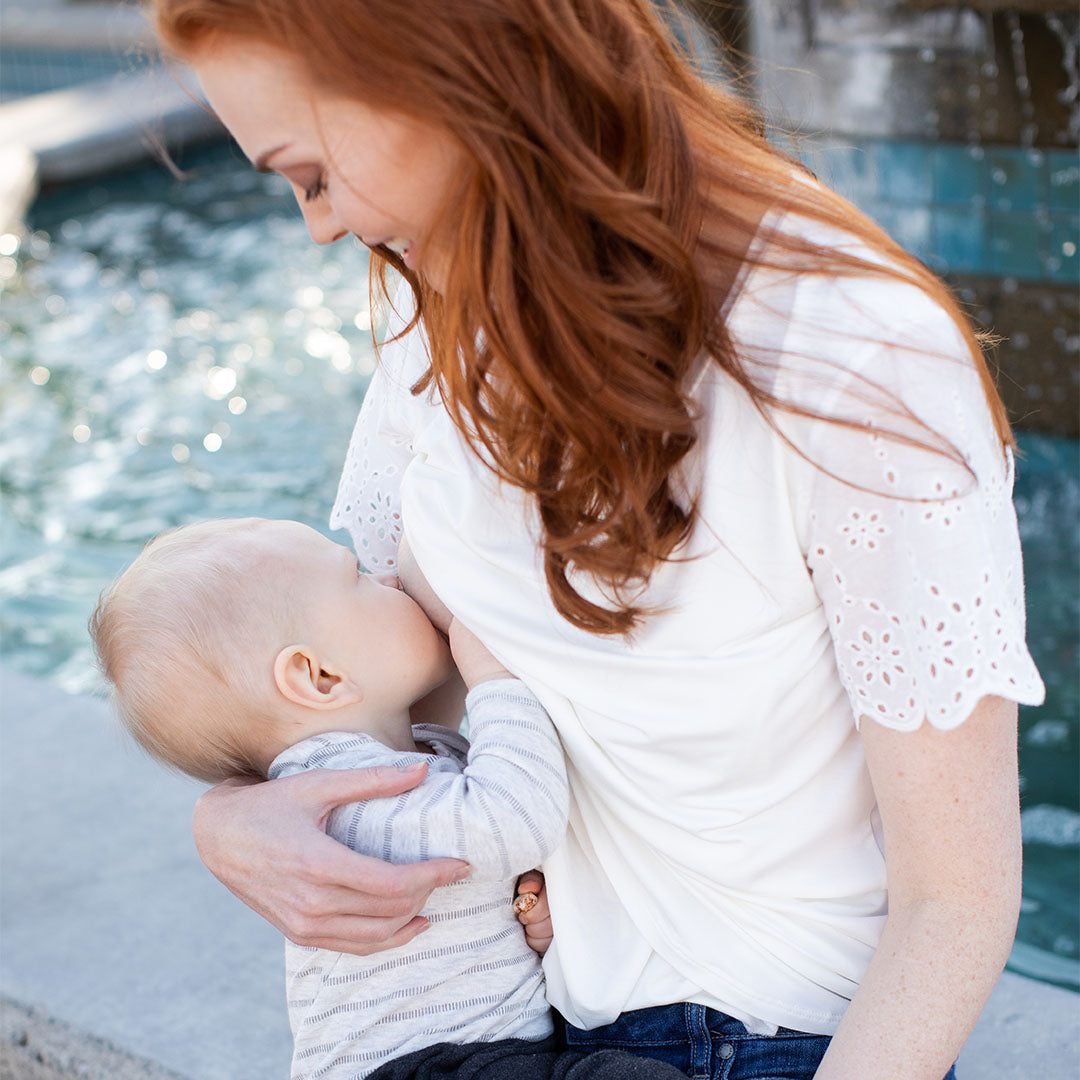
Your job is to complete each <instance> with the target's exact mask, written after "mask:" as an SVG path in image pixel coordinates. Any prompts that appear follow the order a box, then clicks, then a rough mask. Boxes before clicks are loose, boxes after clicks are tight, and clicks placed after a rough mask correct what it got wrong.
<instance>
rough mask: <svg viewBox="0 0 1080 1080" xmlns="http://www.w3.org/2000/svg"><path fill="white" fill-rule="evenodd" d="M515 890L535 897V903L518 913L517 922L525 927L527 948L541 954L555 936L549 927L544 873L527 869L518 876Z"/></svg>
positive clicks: (549, 912)
mask: <svg viewBox="0 0 1080 1080" xmlns="http://www.w3.org/2000/svg"><path fill="white" fill-rule="evenodd" d="M517 892H518V896H524V895H525V894H526V893H532V894H533V895H534V896H535V897H537V901H536V903H535V904H533V906H532V907H530V908H529V909H528V911H523V912H522V913H521V914H520V915H518V922H519V923H521V925H522V926H524V927H525V940H526V941H527V942H528V944H529V948H530V949H532V950H533V951H534V952H537V953H539V954H540V955H541V956H543V955H544V953H546V952H547V951H548V946H549V945H550V944H551V941H552V938H553V937H554V936H555V932H554V930H552V928H551V911H550V910H549V909H548V902H547V885H546V884H545V882H544V875H543V874H541V873H540V871H539V870H529V871H528V872H527V873H524V874H522V875H521V877H519V878H518V883H517Z"/></svg>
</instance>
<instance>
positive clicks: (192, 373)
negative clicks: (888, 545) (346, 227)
mask: <svg viewBox="0 0 1080 1080" xmlns="http://www.w3.org/2000/svg"><path fill="white" fill-rule="evenodd" d="M183 164H184V165H185V167H186V168H188V169H189V170H190V172H191V176H190V178H189V179H187V180H186V181H183V182H180V181H177V180H174V179H173V178H172V177H171V176H170V175H169V174H168V173H167V172H166V171H165V170H164V169H163V168H162V167H160V166H152V167H147V168H146V169H143V170H141V171H136V172H132V173H130V174H128V175H126V176H125V177H124V178H122V179H110V180H109V182H108V187H107V188H105V187H93V186H91V187H83V188H79V189H64V190H62V191H59V192H57V193H55V194H51V195H49V194H47V195H45V196H43V197H42V198H40V199H39V200H38V202H37V204H36V205H35V207H34V210H33V219H32V221H31V222H30V227H31V229H32V230H33V231H32V233H31V234H30V235H29V236H28V237H27V238H25V239H24V240H23V242H22V245H21V248H19V249H18V250H16V249H15V247H14V238H10V239H9V238H3V237H0V288H2V290H3V291H2V293H0V352H2V360H3V363H2V365H0V424H2V428H0V431H2V432H3V434H2V437H0V504H2V515H0V540H2V553H0V640H2V643H3V650H4V663H6V664H9V665H11V666H14V667H17V668H19V669H20V670H23V671H26V672H30V673H34V674H40V675H43V676H46V677H48V678H50V679H52V680H54V681H55V682H57V683H59V684H60V685H61V686H63V687H64V688H65V689H67V690H70V691H72V692H92V693H93V692H100V691H101V683H100V679H99V676H98V675H97V674H96V672H95V671H94V669H93V665H92V662H91V656H90V646H89V641H88V639H87V635H86V629H85V627H86V619H87V616H88V614H89V612H90V611H91V609H92V608H93V606H94V603H95V602H96V599H97V596H98V593H99V591H100V590H101V588H102V587H103V586H104V585H105V584H107V582H108V581H109V580H111V578H112V577H113V576H114V575H115V574H116V573H117V572H118V571H119V570H120V569H121V568H122V567H123V566H124V565H126V564H127V563H128V562H129V561H130V560H131V559H132V558H133V557H134V556H135V554H136V553H137V552H138V550H139V548H140V547H141V546H142V544H143V543H144V542H145V540H146V539H147V538H148V537H150V536H151V535H153V534H154V533H156V532H158V531H160V530H161V529H163V528H166V527H168V526H171V525H176V524H179V523H181V522H184V521H188V520H192V519H195V518H201V517H214V516H239V515H245V514H257V515H260V516H265V517H289V518H295V519H298V520H300V521H305V522H307V523H309V524H312V525H314V526H315V527H317V528H320V529H323V530H324V531H325V529H326V517H327V513H328V509H329V507H330V505H331V502H332V501H333V496H334V491H335V486H336V483H337V474H338V470H339V468H340V465H341V462H342V460H343V458H344V454H345V448H346V446H347V443H348V437H349V432H350V430H351V427H352V423H353V421H354V419H355V416H356V412H357V410H358V408H359V405H360V402H361V400H362V398H363V393H364V389H365V387H366V385H367V381H368V378H369V376H370V373H371V371H372V370H373V367H374V354H373V351H372V347H371V335H370V330H369V327H370V324H371V321H372V316H371V313H370V312H369V310H368V291H367V253H366V250H364V249H363V248H362V247H360V246H359V245H357V244H355V243H354V242H352V241H341V242H339V243H338V244H335V245H333V246H332V247H327V248H318V247H316V246H315V245H313V244H311V242H310V241H309V239H308V236H307V233H306V231H305V229H304V227H303V224H302V222H301V220H300V218H299V215H298V213H297V210H296V207H295V204H294V203H293V201H292V197H291V195H290V194H289V193H288V189H287V185H286V184H285V183H284V182H283V181H281V180H280V179H278V178H275V177H266V176H259V175H257V174H255V173H254V172H253V171H252V170H251V168H250V166H249V165H248V164H247V163H246V161H244V160H243V159H242V158H241V157H240V155H239V154H238V153H237V152H236V151H235V150H232V149H230V148H228V147H218V148H214V149H211V150H208V151H203V152H201V153H199V154H196V155H191V156H189V158H188V159H187V160H185V161H184V163H183ZM375 322H376V326H378V322H379V320H378V316H376V317H375ZM1021 449H1022V454H1023V456H1022V457H1021V458H1020V460H1019V462H1018V467H1017V481H1016V505H1017V509H1018V512H1019V517H1020V529H1021V537H1022V540H1023V545H1024V552H1025V560H1026V573H1027V596H1028V606H1029V607H1028V610H1029V616H1028V622H1029V641H1030V645H1031V650H1032V653H1033V654H1034V656H1035V659H1036V662H1037V663H1038V665H1039V668H1040V670H1041V671H1042V674H1043V677H1044V679H1045V681H1046V685H1047V700H1046V704H1045V705H1044V706H1043V707H1041V708H1039V709H1022V710H1021V736H1020V768H1021V774H1022V775H1021V783H1022V806H1023V825H1024V840H1025V844H1024V850H1025V862H1026V865H1025V875H1024V907H1023V912H1022V914H1021V918H1020V927H1019V933H1018V940H1017V945H1016V947H1015V948H1014V951H1013V956H1012V959H1011V961H1010V966H1011V967H1012V968H1013V969H1014V970H1017V971H1020V972H1022V973H1025V974H1029V975H1032V976H1034V977H1036V978H1040V979H1043V980H1045V981H1049V982H1054V983H1056V984H1058V985H1062V986H1070V987H1074V988H1080V944H1078V943H1080V909H1078V904H1077V882H1078V881H1080V792H1078V778H1077V753H1078V749H1080V692H1078V685H1077V677H1076V673H1077V659H1078V623H1080V538H1078V530H1077V522H1078V520H1080V452H1078V444H1077V443H1076V442H1075V441H1071V440H1064V439H1054V438H1050V437H1045V436H1034V435H1022V436H1021Z"/></svg>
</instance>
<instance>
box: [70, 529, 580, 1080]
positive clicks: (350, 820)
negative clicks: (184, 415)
mask: <svg viewBox="0 0 1080 1080" xmlns="http://www.w3.org/2000/svg"><path fill="white" fill-rule="evenodd" d="M90 626H91V632H92V635H93V638H94V643H95V647H96V649H97V651H98V656H99V658H100V661H101V665H102V668H103V670H104V672H105V675H106V676H107V678H108V679H109V681H110V682H111V683H112V685H113V687H114V689H115V700H116V705H117V708H118V711H119V713H120V716H121V717H122V719H123V720H124V722H125V724H126V725H127V727H128V728H129V730H130V731H131V733H132V734H133V735H134V736H135V738H136V739H137V740H138V741H139V742H140V743H141V744H142V745H143V746H144V747H145V748H146V749H147V750H149V751H150V752H151V753H152V754H153V755H154V756H155V757H158V758H160V759H161V760H162V761H164V762H166V763H168V764H169V765H172V766H174V767H176V768H178V769H181V770H183V771H184V772H186V773H189V774H190V775H191V776H194V777H197V778H199V779H200V780H206V781H209V782H211V783H213V782H217V781H220V780H224V779H225V778H226V777H229V776H236V775H240V774H247V775H250V776H255V777H263V778H265V777H270V778H271V779H273V778H275V777H280V776H288V775H290V774H292V773H297V772H300V771H302V770H304V769H312V768H332V769H346V768H357V767H365V766H371V765H391V766H397V767H402V766H405V765H409V764H411V763H413V762H415V761H418V760H423V761H426V762H427V764H428V776H427V779H426V780H425V781H424V782H423V783H422V784H420V785H419V786H418V787H416V788H415V789H413V790H412V791H408V792H405V793H404V794H402V795H398V796H394V797H392V798H385V799H372V800H368V801H365V802H359V803H355V804H351V805H347V806H342V807H339V808H338V809H337V810H336V811H334V813H333V814H332V815H331V817H330V820H329V823H328V826H327V832H328V833H329V834H330V835H331V836H332V837H334V838H335V839H337V840H340V841H341V842H342V843H344V844H347V845H348V846H349V847H351V848H353V849H354V850H356V851H360V852H363V853H364V854H368V855H374V856H377V857H380V858H383V859H389V860H390V861H393V862H412V861H416V860H420V859H428V858H435V857H440V856H449V857H454V858H459V859H464V860H466V861H467V862H468V863H469V865H470V866H471V870H472V872H471V874H470V876H469V877H468V878H467V879H466V880H464V881H460V882H457V883H456V884H453V885H449V886H445V887H443V888H440V889H436V890H435V892H434V893H433V894H432V895H431V898H430V900H429V902H428V904H427V906H426V907H425V909H424V915H425V916H426V918H427V919H428V921H429V922H430V929H428V930H427V931H426V932H425V933H424V934H422V935H421V936H420V937H418V938H416V939H414V940H413V941H411V942H409V943H408V944H407V945H404V946H401V947H399V948H397V949H393V950H388V951H386V952H380V953H376V954H374V955H373V956H370V957H357V956H351V955H348V954H343V953H333V952H328V951H326V950H322V949H315V948H302V947H300V946H298V945H295V944H293V943H291V942H287V943H286V967H287V979H288V1002H289V1019H290V1024H291V1026H292V1030H293V1035H294V1038H295V1047H294V1056H293V1074H292V1075H293V1077H294V1078H299V1077H314V1076H319V1077H328V1078H332V1080H339V1078H345V1077H349V1078H357V1077H365V1076H367V1075H369V1074H370V1073H371V1072H373V1071H375V1070H376V1069H378V1068H379V1066H380V1065H381V1064H382V1063H384V1062H387V1061H388V1060H389V1059H390V1058H392V1057H397V1056H399V1055H403V1054H406V1053H408V1052H409V1051H414V1050H417V1049H420V1048H426V1047H431V1046H432V1045H433V1044H438V1043H455V1044H463V1043H474V1042H484V1043H492V1042H493V1040H503V1039H508V1038H512V1039H524V1040H532V1041H534V1042H535V1041H536V1040H543V1039H545V1038H546V1037H547V1036H549V1035H550V1034H551V1032H552V1021H551V1017H550V1012H549V1009H548V1005H547V1002H546V1001H545V998H544V985H543V975H542V972H541V968H540V960H539V958H538V957H537V956H536V954H535V953H534V952H533V951H532V950H531V949H530V948H529V947H528V945H527V944H526V942H525V937H524V934H523V933H522V929H521V926H520V925H519V923H518V921H517V918H516V915H515V911H514V907H513V900H514V888H515V880H516V878H517V875H519V874H521V873H522V872H524V871H526V870H529V869H531V868H532V867H535V866H537V865H538V864H539V863H540V862H541V861H542V860H543V859H544V857H545V856H546V855H547V854H549V853H550V852H551V851H552V850H553V849H554V847H555V845H556V844H558V842H559V840H560V838H561V836H562V833H563V830H564V828H565V825H566V814H567V802H568V795H567V785H566V774H565V769H564V766H563V759H562V752H561V749H560V746H559V741H558V738H557V737H556V735H555V732H554V729H553V728H552V725H551V721H550V720H549V719H548V716H547V714H546V713H545V712H544V710H543V709H542V708H541V706H540V704H539V703H538V702H537V700H536V699H535V698H534V697H533V696H532V694H530V693H529V692H528V691H527V690H526V688H525V686H524V685H523V684H522V683H521V682H519V681H517V680H516V679H511V678H510V676H509V674H508V673H507V672H506V671H505V670H504V669H503V668H502V667H500V666H499V664H498V663H497V662H496V661H495V660H494V658H493V657H492V656H491V654H490V653H488V652H487V650H486V649H484V648H483V646H482V645H480V643H479V641H477V639H476V638H475V637H473V635H471V634H470V633H469V632H468V631H467V630H466V629H465V628H464V627H463V626H461V625H460V624H459V623H457V622H456V621H453V622H451V625H450V642H451V645H452V646H453V649H454V657H455V658H456V660H457V663H458V667H459V669H460V671H461V675H462V677H463V679H464V681H465V683H466V686H467V687H469V695H468V698H467V700H466V706H467V710H468V715H469V731H470V736H471V747H470V744H469V742H467V741H466V740H465V738H463V737H462V736H461V735H459V734H458V733H457V732H455V731H453V730H450V729H448V728H444V727H441V726H438V725H430V724H422V725H416V726H415V727H413V726H411V725H410V722H409V707H410V705H412V704H413V702H415V701H417V700H418V699H420V698H422V697H424V696H425V695H426V694H427V693H428V692H429V691H431V690H432V689H434V688H435V687H436V686H438V685H439V684H441V683H442V682H443V681H444V680H445V679H446V678H447V677H448V676H449V675H450V673H451V672H452V670H453V667H452V660H451V652H450V649H449V648H448V647H447V643H446V641H445V640H444V639H443V637H442V635H441V634H439V632H438V631H437V630H436V629H435V628H434V627H433V626H432V624H431V622H430V621H429V620H428V618H427V616H426V615H425V614H424V611H423V610H422V609H421V608H420V607H419V605H418V604H417V603H416V602H415V601H414V600H412V599H411V598H410V597H409V596H408V595H406V594H405V593H404V592H402V591H401V590H400V588H399V587H398V585H397V581H396V579H395V578H393V577H385V576H377V575H373V574H366V573H362V572H361V571H360V570H359V568H358V566H357V562H356V558H355V556H354V555H353V553H352V552H351V551H350V550H349V549H347V548H345V547H341V546H339V545H337V544H335V543H333V542H331V541H330V540H327V539H326V538H325V537H323V536H322V535H320V534H319V533H317V532H315V531H314V530H313V529H309V528H307V527H306V526H304V525H300V524H298V523H296V522H291V521H267V520H263V519H258V518H247V519H242V520H231V521H211V522H205V523H202V524H198V525H191V526H187V527H185V528H181V529H177V530H175V531H173V532H169V533H165V534H164V535H162V536H160V537H158V538H157V539H156V540H154V541H152V542H151V543H150V544H149V545H148V546H147V547H146V549H145V550H144V551H143V552H142V554H141V555H140V556H139V557H138V559H136V561H135V562H134V564H133V565H132V566H131V567H130V568H129V569H128V570H127V571H126V572H125V573H124V574H123V575H122V576H121V577H120V578H119V579H118V580H117V581H116V582H115V583H114V584H113V585H112V587H111V588H110V589H109V590H107V592H106V593H105V594H104V596H103V598H102V600H101V602H100V604H99V605H98V608H97V610H96V611H95V613H94V615H93V617H92V619H91V623H90ZM555 1056H556V1057H558V1056H559V1055H555ZM562 1056H563V1057H565V1055H562ZM394 1075H398V1073H394ZM519 1075H522V1076H524V1075H532V1073H530V1072H528V1071H527V1070H526V1071H519Z"/></svg>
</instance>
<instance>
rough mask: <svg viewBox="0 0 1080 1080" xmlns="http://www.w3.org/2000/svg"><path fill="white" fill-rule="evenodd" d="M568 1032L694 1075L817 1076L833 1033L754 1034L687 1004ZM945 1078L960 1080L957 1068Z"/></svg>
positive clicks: (582, 1042) (572, 1040)
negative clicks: (603, 1025)
mask: <svg viewBox="0 0 1080 1080" xmlns="http://www.w3.org/2000/svg"><path fill="white" fill-rule="evenodd" d="M565 1037H566V1045H567V1047H569V1048H570V1049H571V1050H628V1051H630V1052H631V1053H634V1054H640V1055H641V1056H642V1057H651V1058H658V1059H659V1060H660V1061H666V1062H668V1063H669V1064H671V1065H674V1066H675V1067H676V1068H677V1069H680V1070H682V1071H683V1072H684V1073H686V1075H687V1076H689V1077H693V1078H694V1080H812V1077H813V1075H814V1073H815V1072H816V1071H817V1067H818V1065H820V1064H821V1059H822V1058H823V1057H824V1056H825V1051H826V1050H828V1048H829V1036H828V1035H807V1034H806V1033H805V1032H801V1031H791V1030H789V1029H788V1028H781V1029H780V1030H779V1031H778V1032H777V1033H776V1034H775V1035H751V1034H750V1033H749V1032H748V1031H747V1030H746V1028H745V1027H744V1026H743V1025H742V1024H741V1023H740V1022H739V1021H738V1020H734V1019H732V1017H730V1016H728V1015H727V1014H726V1013H722V1012H717V1011H716V1010H715V1009H709V1008H706V1007H705V1006H704V1005H693V1004H688V1003H680V1004H677V1005H657V1006H655V1007H654V1008H651V1009H636V1010H634V1011H633V1012H628V1013H623V1014H622V1016H620V1017H619V1018H618V1019H617V1020H616V1021H615V1022H614V1023H612V1024H608V1025H607V1026H606V1027H600V1028H594V1029H593V1030H592V1031H582V1030H581V1029H580V1028H576V1027H572V1026H571V1025H570V1024H567V1025H566V1032H565ZM897 1075H903V1069H902V1068H901V1069H899V1070H897ZM944 1080H956V1074H955V1072H954V1070H953V1069H950V1070H949V1073H948V1075H947V1076H946V1077H945V1078H944Z"/></svg>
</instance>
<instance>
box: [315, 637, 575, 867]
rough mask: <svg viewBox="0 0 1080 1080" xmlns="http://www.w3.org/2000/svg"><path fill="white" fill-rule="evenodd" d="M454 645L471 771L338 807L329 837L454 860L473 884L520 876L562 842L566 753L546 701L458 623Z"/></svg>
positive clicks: (388, 852) (404, 857)
mask: <svg viewBox="0 0 1080 1080" xmlns="http://www.w3.org/2000/svg"><path fill="white" fill-rule="evenodd" d="M450 640H451V645H452V648H453V650H454V657H455V660H457V661H458V663H459V665H460V669H461V672H462V675H463V676H464V678H465V682H466V684H467V685H468V686H469V688H470V689H469V695H468V698H467V700H466V705H467V708H468V713H469V735H470V740H471V747H470V749H469V755H468V762H467V764H466V767H465V770H464V772H463V773H449V772H433V773H431V774H430V775H429V776H428V778H427V779H426V780H425V781H424V782H423V783H422V784H420V785H419V786H418V787H417V788H415V789H414V790H413V791H411V792H409V793H408V794H406V795H403V796H399V797H397V798H396V799H378V800H373V801H371V802H364V803H354V804H351V805H349V806H344V807H340V808H339V809H338V810H336V811H335V812H334V814H333V815H332V816H331V820H330V823H329V824H330V833H331V835H332V836H334V838H335V839H338V840H341V841H342V842H343V843H346V844H348V845H349V846H350V847H352V848H354V850H357V851H361V852H363V853H365V854H376V855H381V856H382V857H383V858H390V859H391V860H392V861H394V862H406V861H412V860H416V859H433V858H439V857H441V856H455V857H458V858H462V859H465V860H466V861H467V862H468V863H469V864H470V866H471V867H472V875H471V876H472V878H473V879H475V880H488V881H493V880H505V879H513V878H514V877H515V876H516V875H518V874H520V873H522V872H524V871H525V870H529V869H531V868H532V867H534V866H536V865H538V864H539V863H540V862H542V861H543V859H544V858H546V857H547V855H549V854H550V853H551V852H552V851H553V850H554V849H555V847H556V846H557V845H558V843H559V841H560V840H561V839H562V835H563V832H564V830H565V828H566V816H567V808H568V802H569V795H568V789H567V784H566V770H565V766H564V763H563V755H562V748H561V746H560V744H559V740H558V736H557V735H556V734H555V729H554V727H553V725H552V723H551V720H550V718H549V717H548V715H547V713H546V712H545V711H544V709H543V707H542V706H541V705H540V703H539V701H537V699H536V698H535V697H534V696H533V694H531V693H530V692H529V690H528V689H527V688H526V687H525V685H524V684H523V683H522V682H520V681H518V680H517V679H513V678H511V677H510V676H509V675H508V673H507V672H506V670H505V669H504V668H503V667H502V666H501V665H500V664H499V663H498V661H496V660H495V658H494V657H492V656H491V654H490V653H489V652H488V651H487V649H485V648H484V647H483V645H481V644H480V642H479V641H478V640H477V639H476V637H475V636H474V635H473V634H471V633H470V632H469V631H468V630H467V629H466V628H465V627H464V626H462V625H461V624H460V623H457V622H456V621H455V622H453V623H452V624H451V627H450ZM372 847H378V850H372Z"/></svg>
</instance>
